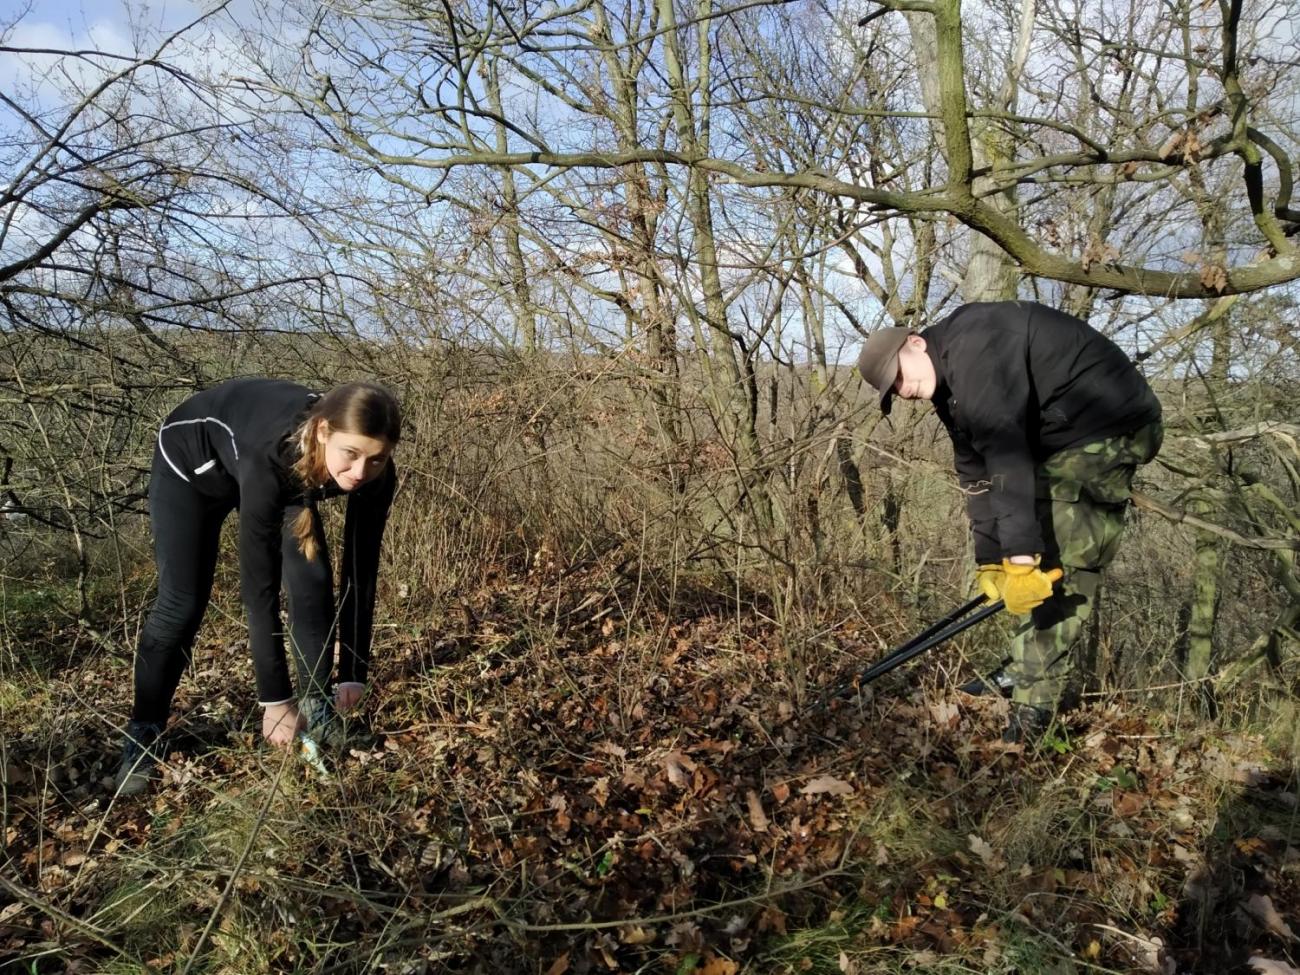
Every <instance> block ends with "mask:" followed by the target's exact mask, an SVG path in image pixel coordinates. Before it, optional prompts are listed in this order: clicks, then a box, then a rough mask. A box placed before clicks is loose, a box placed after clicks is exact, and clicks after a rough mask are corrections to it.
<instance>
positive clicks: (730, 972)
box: [695, 958, 740, 975]
mask: <svg viewBox="0 0 1300 975" xmlns="http://www.w3.org/2000/svg"><path fill="white" fill-rule="evenodd" d="M738 971H740V966H739V965H737V964H736V963H735V962H734V961H732V960H731V959H730V958H710V959H709V960H708V961H706V962H705V963H704V964H703V965H701V966H700V967H699V968H697V969H695V975H736V972H738Z"/></svg>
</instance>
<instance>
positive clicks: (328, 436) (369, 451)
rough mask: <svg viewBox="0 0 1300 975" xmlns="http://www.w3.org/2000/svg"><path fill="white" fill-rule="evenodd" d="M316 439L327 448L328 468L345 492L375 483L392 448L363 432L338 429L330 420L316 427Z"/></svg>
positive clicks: (321, 422) (326, 462)
mask: <svg viewBox="0 0 1300 975" xmlns="http://www.w3.org/2000/svg"><path fill="white" fill-rule="evenodd" d="M316 439H317V440H319V441H320V442H321V443H322V444H323V445H324V447H325V467H326V469H327V470H328V471H329V474H330V477H332V478H333V479H334V483H335V484H337V485H338V486H339V487H341V488H342V489H343V490H344V491H355V490H356V489H357V488H359V487H361V485H363V484H365V483H366V482H367V481H372V480H374V479H375V478H376V477H377V476H378V475H379V474H380V473H382V472H383V470H384V468H385V467H386V466H387V465H388V458H389V457H390V456H392V453H393V445H392V444H390V443H389V442H388V441H387V440H383V439H379V438H375V437H367V436H366V435H365V434H361V433H345V432H344V431H342V430H335V429H334V428H332V427H331V426H330V425H329V421H328V420H321V421H320V425H319V426H317V427H316Z"/></svg>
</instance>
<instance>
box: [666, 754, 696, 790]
mask: <svg viewBox="0 0 1300 975" xmlns="http://www.w3.org/2000/svg"><path fill="white" fill-rule="evenodd" d="M664 771H665V772H667V773H668V781H669V782H671V783H672V784H673V785H675V786H677V788H679V789H689V788H690V787H691V773H692V772H694V771H695V763H694V762H693V761H691V760H690V758H688V757H687V756H686V755H685V754H683V753H682V752H676V751H674V752H669V753H668V754H667V755H665V756H664Z"/></svg>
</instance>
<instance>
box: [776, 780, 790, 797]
mask: <svg viewBox="0 0 1300 975" xmlns="http://www.w3.org/2000/svg"><path fill="white" fill-rule="evenodd" d="M772 798H773V799H775V800H776V801H777V802H785V801H786V800H787V799H789V798H790V783H788V782H778V783H777V784H776V785H774V786H772Z"/></svg>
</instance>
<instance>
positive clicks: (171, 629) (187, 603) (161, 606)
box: [140, 590, 206, 650]
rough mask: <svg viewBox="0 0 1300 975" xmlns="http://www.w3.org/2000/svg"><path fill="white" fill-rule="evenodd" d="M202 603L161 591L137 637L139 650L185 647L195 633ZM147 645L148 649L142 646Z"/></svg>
mask: <svg viewBox="0 0 1300 975" xmlns="http://www.w3.org/2000/svg"><path fill="white" fill-rule="evenodd" d="M205 605H206V600H203V599H201V598H199V597H198V596H196V595H194V594H191V593H182V592H176V591H174V590H163V591H161V592H159V593H158V598H157V600H155V601H154V605H153V609H152V610H150V612H149V618H148V619H147V620H146V621H145V625H144V631H143V632H142V634H141V641H140V643H141V649H142V650H151V649H158V650H165V649H167V648H169V647H171V646H173V645H175V644H178V643H186V642H188V641H189V640H192V639H193V638H194V634H195V633H197V632H198V628H199V623H200V622H201V621H202V619H203V610H204V608H205ZM146 644H148V645H146Z"/></svg>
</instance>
